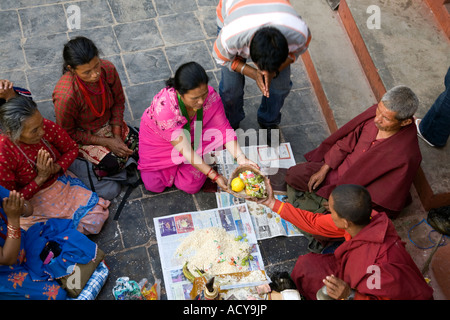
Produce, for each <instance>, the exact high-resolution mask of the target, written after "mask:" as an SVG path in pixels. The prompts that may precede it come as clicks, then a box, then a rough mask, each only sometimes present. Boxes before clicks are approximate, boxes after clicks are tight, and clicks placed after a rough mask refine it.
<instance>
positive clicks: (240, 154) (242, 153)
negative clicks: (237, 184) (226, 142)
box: [236, 152, 244, 160]
mask: <svg viewBox="0 0 450 320" xmlns="http://www.w3.org/2000/svg"><path fill="white" fill-rule="evenodd" d="M242 155H244V152H241V153H239V154H238V155H237V156H236V160H237V159H238V158H239V157H240V156H242Z"/></svg>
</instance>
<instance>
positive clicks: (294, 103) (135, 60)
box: [0, 0, 329, 300]
mask: <svg viewBox="0 0 450 320" xmlns="http://www.w3.org/2000/svg"><path fill="white" fill-rule="evenodd" d="M216 3H217V1H216V0H183V1H180V0H87V1H57V0H2V1H1V2H0V42H1V43H0V78H1V79H9V80H11V81H13V82H14V83H15V84H16V85H17V86H21V87H25V88H28V89H30V90H31V91H32V93H33V96H34V99H35V101H37V103H38V106H39V109H40V110H41V112H42V114H43V115H44V116H45V117H46V118H48V119H50V120H54V110H53V104H52V101H51V94H52V91H53V88H54V85H55V84H56V82H57V80H58V79H59V77H60V76H61V69H62V48H63V44H64V43H65V42H67V41H68V40H69V39H70V38H72V37H74V36H77V35H84V36H87V37H89V38H91V39H92V40H93V41H94V42H95V43H96V44H97V46H98V47H99V49H100V50H101V52H102V57H103V58H105V59H108V60H110V61H112V62H113V63H114V64H115V66H116V67H117V68H118V71H119V74H120V76H121V80H122V84H123V87H124V90H125V93H126V111H125V120H126V121H127V122H128V123H130V124H132V125H135V126H139V121H140V117H141V115H142V113H143V111H144V110H145V109H146V108H147V107H148V106H149V105H150V103H151V100H152V97H153V96H154V95H155V94H156V93H157V92H158V91H159V90H161V89H162V88H163V86H164V81H165V80H166V79H167V78H169V77H170V76H171V75H172V73H173V72H174V71H175V70H176V69H177V67H178V66H179V65H181V64H182V63H184V62H188V61H192V60H194V61H197V62H198V63H200V64H201V65H202V66H203V67H204V68H205V69H206V70H207V72H208V74H209V76H210V78H211V82H210V84H211V85H212V86H214V87H215V88H216V89H217V88H218V82H219V80H220V72H219V69H218V67H217V65H216V63H215V61H214V60H213V59H212V55H211V50H212V45H213V42H214V39H215V35H216V31H217V27H216V23H215V6H216ZM71 5H76V6H78V8H79V9H80V19H81V20H80V22H81V23H80V28H79V29H73V30H69V29H68V25H67V20H68V19H69V21H72V24H73V22H74V20H71V19H73V18H74V13H73V11H71V10H70V9H71V8H69V7H70V6H71ZM75 26H76V25H75ZM292 82H293V90H292V92H291V94H290V95H289V96H288V98H287V101H286V103H285V106H284V108H283V119H282V123H281V127H280V129H281V137H282V140H283V141H286V142H290V143H291V146H292V149H293V152H294V155H295V159H296V161H297V162H302V161H304V159H303V156H302V155H303V154H304V153H305V152H307V151H309V150H311V149H312V148H314V147H315V146H317V145H318V144H319V142H320V141H322V140H323V138H325V137H326V136H328V134H329V131H328V127H327V126H326V123H325V121H324V118H323V116H322V114H321V112H320V110H319V105H318V102H317V99H316V96H315V95H314V91H313V89H312V87H311V83H310V81H309V79H308V77H307V75H306V71H305V69H304V66H303V64H302V61H301V60H300V61H298V62H296V63H295V64H294V65H293V67H292ZM259 100H260V94H259V92H258V89H257V88H256V86H255V85H254V84H253V83H249V84H248V85H247V88H246V96H245V110H246V113H247V117H246V119H245V120H244V121H243V122H242V123H241V127H242V128H243V129H244V130H247V129H251V128H254V129H258V125H257V122H256V109H257V107H258V104H259ZM123 194H124V192H122V194H121V195H120V196H119V197H118V199H116V200H114V201H113V202H112V205H111V207H110V212H111V214H110V218H109V220H108V221H107V222H106V224H105V226H104V229H103V230H102V232H101V233H100V234H99V235H96V236H93V237H92V239H93V240H94V241H96V242H97V243H98V244H99V246H100V247H101V248H102V249H103V250H104V251H105V252H106V253H107V257H106V262H107V264H108V266H109V267H110V276H109V279H108V281H107V283H106V285H105V287H104V288H103V290H102V292H101V293H100V295H99V297H98V299H99V300H112V299H114V297H113V295H112V288H113V287H114V284H115V280H116V279H117V278H118V277H121V276H127V277H129V278H130V279H133V280H136V281H139V280H140V279H142V278H148V279H149V281H150V282H153V281H154V279H155V278H160V279H162V272H161V264H160V259H159V254H158V246H157V242H156V237H155V228H154V225H153V218H154V217H158V216H164V215H168V214H175V213H180V212H187V211H194V210H207V209H211V208H215V207H216V206H217V205H216V200H215V195H214V194H213V193H204V192H200V193H198V194H195V195H189V194H186V193H184V192H182V191H179V190H177V189H175V188H172V189H169V190H166V191H165V192H163V193H161V194H154V193H151V192H148V191H146V190H145V189H144V188H143V186H142V185H141V186H139V187H138V188H136V189H135V190H134V191H133V193H132V194H131V196H130V198H129V201H128V202H127V204H126V205H125V207H124V210H123V211H122V213H121V215H120V218H119V219H118V221H115V220H113V217H114V214H115V212H116V209H117V206H118V204H119V203H120V200H121V198H122V196H123ZM306 245H307V243H306V240H305V239H304V238H303V237H290V238H288V237H278V238H273V239H270V240H263V241H259V246H260V249H261V252H262V256H263V259H264V264H265V266H266V271H267V272H268V273H269V274H270V273H271V272H273V271H283V270H287V271H290V270H291V269H292V267H293V266H294V264H295V261H296V259H297V257H298V256H299V255H301V254H305V253H306V252H307V249H306ZM162 293H163V294H162V299H165V298H166V295H165V290H164V287H163V291H162Z"/></svg>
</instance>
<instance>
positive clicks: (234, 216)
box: [153, 203, 264, 300]
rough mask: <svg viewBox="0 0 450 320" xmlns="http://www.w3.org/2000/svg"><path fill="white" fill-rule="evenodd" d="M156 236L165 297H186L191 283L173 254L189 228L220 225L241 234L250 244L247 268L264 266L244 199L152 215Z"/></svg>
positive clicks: (191, 229)
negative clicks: (227, 205)
mask: <svg viewBox="0 0 450 320" xmlns="http://www.w3.org/2000/svg"><path fill="white" fill-rule="evenodd" d="M153 222H154V224H155V232H156V239H157V242H158V250H159V255H160V259H161V267H162V272H163V277H164V284H165V287H166V292H167V299H168V300H190V296H189V294H190V292H191V289H192V286H193V284H192V283H191V282H190V281H189V280H187V279H186V277H185V276H184V274H183V263H184V262H183V261H181V260H180V259H179V258H178V257H177V256H176V254H175V252H176V250H177V248H178V247H179V245H180V244H181V243H182V241H183V239H185V238H186V237H187V236H188V235H189V233H190V232H193V231H194V230H199V229H205V228H210V227H221V228H224V229H225V230H226V231H227V232H228V233H230V234H231V235H233V236H234V237H243V236H245V239H246V241H247V242H248V244H249V245H250V246H251V248H252V249H251V255H252V256H253V259H252V260H249V266H248V270H264V262H263V260H262V256H261V252H260V250H259V246H258V242H257V238H256V234H255V230H254V228H253V223H252V221H251V218H250V213H249V210H248V207H247V204H246V203H243V204H238V205H234V206H229V207H223V208H217V209H212V210H206V211H196V212H186V213H179V214H173V215H168V216H163V217H158V218H154V219H153Z"/></svg>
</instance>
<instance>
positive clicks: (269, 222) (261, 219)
mask: <svg viewBox="0 0 450 320" xmlns="http://www.w3.org/2000/svg"><path fill="white" fill-rule="evenodd" d="M285 197H286V196H285V195H275V198H277V199H278V200H280V201H284V200H285V199H284V198H285ZM216 200H217V206H218V207H219V208H221V207H227V206H229V205H233V204H239V203H246V204H247V207H248V210H249V212H250V218H251V220H252V223H253V228H254V229H255V233H256V239H258V240H263V239H269V238H274V237H279V236H288V237H290V236H303V234H302V232H301V230H300V229H298V228H297V227H296V226H295V225H293V224H292V223H290V222H289V221H286V220H284V219H283V218H281V217H280V215H279V214H278V213H276V212H273V211H272V210H270V209H269V208H268V207H266V206H264V205H261V204H258V203H256V202H253V201H247V200H245V199H241V198H236V197H235V196H233V195H232V194H230V193H228V192H217V193H216Z"/></svg>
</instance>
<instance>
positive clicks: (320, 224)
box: [272, 200, 351, 240]
mask: <svg viewBox="0 0 450 320" xmlns="http://www.w3.org/2000/svg"><path fill="white" fill-rule="evenodd" d="M272 210H273V211H274V212H276V213H278V214H279V215H280V216H281V217H282V218H283V219H285V220H287V221H289V222H291V223H292V224H293V225H295V226H297V227H298V228H300V229H301V230H303V231H305V232H308V233H311V234H316V235H320V236H323V237H327V238H345V240H350V239H351V236H350V234H348V233H347V232H346V231H345V230H343V229H339V228H338V227H336V225H335V224H334V221H333V219H331V214H321V213H313V212H309V211H306V210H302V209H299V208H295V207H294V206H292V205H291V204H290V203H287V202H286V203H285V202H281V201H279V200H276V201H275V205H274V207H273V209H272Z"/></svg>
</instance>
